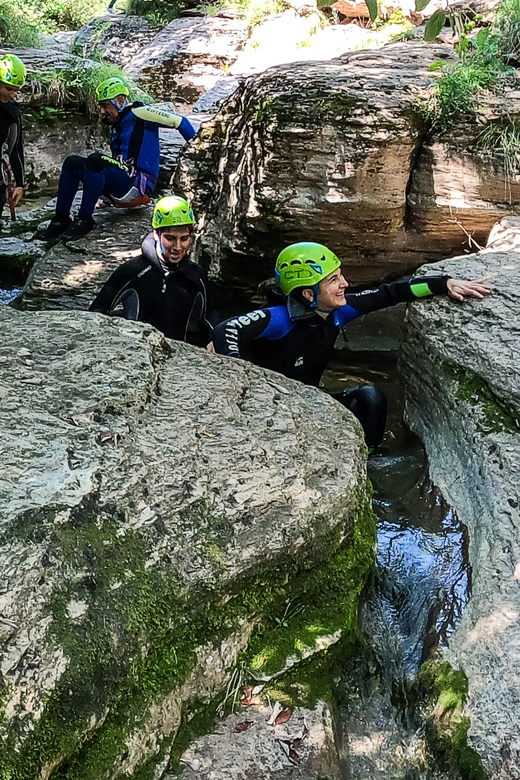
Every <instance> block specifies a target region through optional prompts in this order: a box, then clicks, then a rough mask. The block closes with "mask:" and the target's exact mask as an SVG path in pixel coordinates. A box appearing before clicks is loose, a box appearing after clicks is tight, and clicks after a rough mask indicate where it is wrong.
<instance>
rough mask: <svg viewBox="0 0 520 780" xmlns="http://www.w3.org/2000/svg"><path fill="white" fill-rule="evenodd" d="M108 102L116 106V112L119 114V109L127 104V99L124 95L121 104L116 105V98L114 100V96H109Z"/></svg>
mask: <svg viewBox="0 0 520 780" xmlns="http://www.w3.org/2000/svg"><path fill="white" fill-rule="evenodd" d="M110 102H111V103H112V105H113V106H115V107H116V108H117V112H118V114H120V113H121V111H122V110H123V109H124V108H125V107H126V106H127V104H128V100H127V98H126V97H125V99H124V100H123V102H122V104H121V105H120V106H119V105H118V103H117V100H116V99H115V98H110Z"/></svg>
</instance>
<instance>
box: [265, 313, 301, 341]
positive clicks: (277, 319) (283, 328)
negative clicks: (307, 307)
mask: <svg viewBox="0 0 520 780" xmlns="http://www.w3.org/2000/svg"><path fill="white" fill-rule="evenodd" d="M265 311H268V312H269V314H270V315H271V317H270V320H269V324H268V325H267V327H266V329H265V330H264V331H262V338H263V339H282V338H283V337H284V336H286V335H287V334H288V333H289V331H291V330H292V329H293V328H294V323H293V322H292V321H291V318H290V317H289V312H288V311H287V307H286V306H273V307H272V308H270V309H266V310H265Z"/></svg>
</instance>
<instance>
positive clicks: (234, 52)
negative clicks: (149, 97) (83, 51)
mask: <svg viewBox="0 0 520 780" xmlns="http://www.w3.org/2000/svg"><path fill="white" fill-rule="evenodd" d="M247 38H248V26H247V24H246V23H245V22H242V21H240V20H238V19H225V18H222V17H218V16H213V17H212V16H205V17H195V18H193V19H174V20H173V22H170V24H169V25H168V26H167V27H165V28H164V30H161V31H160V32H159V33H157V35H156V36H155V37H154V38H153V39H152V40H151V41H150V43H149V44H148V45H147V46H144V47H143V48H141V49H140V50H139V52H138V53H137V54H136V55H135V56H134V57H132V59H131V61H130V62H129V64H128V66H127V72H128V73H129V74H130V75H131V76H133V78H135V79H136V81H138V83H139V85H140V86H141V87H142V88H143V89H145V90H149V91H150V92H151V93H152V94H153V95H154V96H155V98H156V99H157V100H172V101H174V102H179V103H185V104H190V105H192V104H194V103H196V102H197V100H198V98H199V97H200V96H201V95H203V94H204V92H206V91H207V90H208V89H210V88H211V87H212V86H214V84H216V82H217V81H218V80H219V79H220V78H222V76H223V75H224V73H225V72H226V71H227V70H228V69H229V67H230V66H231V65H232V64H233V63H234V62H235V60H236V58H237V56H238V52H239V51H240V49H241V48H242V47H243V45H244V43H245V41H246V40H247Z"/></svg>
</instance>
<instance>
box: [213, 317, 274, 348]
mask: <svg viewBox="0 0 520 780" xmlns="http://www.w3.org/2000/svg"><path fill="white" fill-rule="evenodd" d="M271 319H272V313H271V310H269V309H258V310H257V311H252V312H249V313H248V314H241V315H239V316H238V317H231V318H230V319H229V320H224V322H221V323H220V324H219V325H217V326H216V328H215V329H214V331H213V346H214V347H215V352H217V353H218V354H219V355H231V356H234V357H243V355H242V349H243V348H244V347H245V346H246V345H247V344H250V343H251V342H252V341H254V340H255V339H257V338H259V337H260V336H262V334H264V333H265V332H266V331H267V329H268V327H269V325H270V323H271Z"/></svg>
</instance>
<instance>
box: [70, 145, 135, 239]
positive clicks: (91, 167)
mask: <svg viewBox="0 0 520 780" xmlns="http://www.w3.org/2000/svg"><path fill="white" fill-rule="evenodd" d="M132 186H133V181H132V179H131V178H130V176H129V175H128V172H127V170H126V169H125V168H124V165H122V164H121V163H119V162H118V161H117V160H112V159H111V158H110V157H107V156H106V155H102V154H99V152H96V153H95V154H91V155H90V157H88V158H87V161H86V164H85V168H84V178H83V197H82V199H81V206H80V208H79V211H78V214H77V216H76V218H75V219H74V222H72V224H71V225H70V226H69V227H68V228H67V230H65V232H64V233H63V240H64V241H77V240H78V239H79V238H83V236H86V235H87V233H90V231H91V230H92V229H93V228H94V227H95V225H96V223H95V221H94V218H93V216H92V214H93V212H94V209H95V207H96V203H97V201H98V200H99V198H100V197H101V195H110V196H113V197H115V198H118V197H123V196H124V195H125V194H126V193H127V192H128V191H129V190H130V189H131V188H132Z"/></svg>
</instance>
